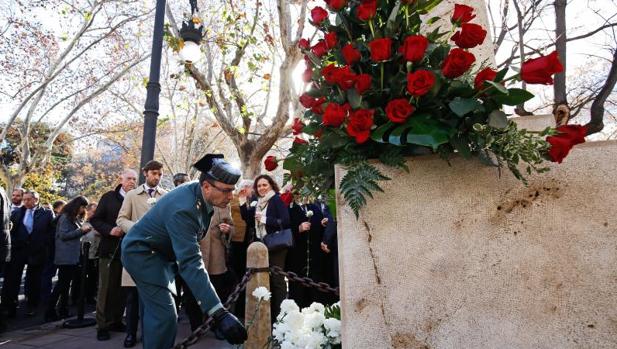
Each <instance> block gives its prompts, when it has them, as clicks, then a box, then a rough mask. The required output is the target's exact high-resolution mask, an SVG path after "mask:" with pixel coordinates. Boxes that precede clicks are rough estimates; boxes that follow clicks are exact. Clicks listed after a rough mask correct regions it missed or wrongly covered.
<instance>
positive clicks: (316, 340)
mask: <svg viewBox="0 0 617 349" xmlns="http://www.w3.org/2000/svg"><path fill="white" fill-rule="evenodd" d="M326 343H328V338H326V336H324V335H323V333H321V332H311V333H310V334H309V335H308V336H307V342H306V348H315V349H319V348H322V347H323V346H324V345H326Z"/></svg>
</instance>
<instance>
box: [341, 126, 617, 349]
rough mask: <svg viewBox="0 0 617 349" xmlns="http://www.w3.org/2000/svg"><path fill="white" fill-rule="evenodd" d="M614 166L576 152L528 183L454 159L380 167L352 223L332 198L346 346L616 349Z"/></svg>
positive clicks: (609, 152) (616, 150) (607, 149)
mask: <svg viewBox="0 0 617 349" xmlns="http://www.w3.org/2000/svg"><path fill="white" fill-rule="evenodd" d="M536 121H537V120H536ZM539 126H542V125H539ZM540 128H543V126H542V127H540ZM616 160H617V142H596V143H585V144H583V145H580V146H577V148H575V149H574V150H573V152H572V153H571V154H570V156H569V157H568V158H567V159H566V160H565V162H564V163H563V164H561V165H552V166H551V167H552V170H551V171H550V172H549V173H547V174H543V175H539V176H533V177H532V178H530V181H529V185H528V186H524V185H523V184H522V183H520V182H519V181H517V180H516V179H515V178H514V177H513V176H512V175H511V174H510V173H509V171H507V170H505V171H504V172H503V173H502V175H501V178H500V176H499V173H498V172H497V171H496V170H495V169H492V168H488V167H485V166H483V165H481V164H479V162H476V161H469V160H463V159H460V158H455V159H453V160H452V161H451V166H449V165H448V163H446V162H445V161H444V160H441V159H440V158H438V157H437V156H421V157H414V158H410V159H408V166H409V168H410V170H411V173H409V174H406V173H405V172H402V171H398V170H392V169H390V168H387V167H383V166H380V169H381V170H382V171H383V172H384V173H385V174H386V175H387V176H389V177H391V178H392V180H391V181H386V182H383V183H382V187H383V189H384V190H385V193H378V194H377V195H376V196H375V199H374V200H369V203H368V206H367V207H366V208H365V209H363V210H362V212H361V215H360V219H359V220H356V218H355V217H354V215H353V213H352V211H351V210H350V209H349V208H348V207H345V206H344V204H343V203H342V198H341V197H338V198H337V199H338V207H339V209H338V224H339V253H340V270H341V299H342V307H343V318H344V320H343V328H342V334H343V343H344V348H354V349H357V348H617V190H616V183H617V161H616ZM344 174H345V171H344V170H343V169H341V168H337V171H336V175H337V183H338V182H340V178H342V176H343V175H344Z"/></svg>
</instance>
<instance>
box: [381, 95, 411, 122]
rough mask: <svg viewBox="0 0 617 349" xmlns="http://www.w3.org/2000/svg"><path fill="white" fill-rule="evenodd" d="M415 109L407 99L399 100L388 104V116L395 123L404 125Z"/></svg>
mask: <svg viewBox="0 0 617 349" xmlns="http://www.w3.org/2000/svg"><path fill="white" fill-rule="evenodd" d="M414 110H415V109H414V107H413V106H412V105H411V104H409V102H408V101H407V100H406V99H405V98H397V99H393V100H391V101H390V102H388V105H387V106H386V115H387V116H388V119H390V121H392V122H394V123H398V124H400V123H403V122H405V121H406V120H407V118H408V117H409V115H411V113H413V112H414Z"/></svg>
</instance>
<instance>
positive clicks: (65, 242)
mask: <svg viewBox="0 0 617 349" xmlns="http://www.w3.org/2000/svg"><path fill="white" fill-rule="evenodd" d="M83 235H84V233H83V232H82V231H81V229H80V224H78V223H75V222H71V221H70V220H69V219H68V218H67V216H66V215H65V214H62V215H60V218H59V219H58V227H57V228H56V256H55V259H54V264H56V265H77V264H79V255H80V252H81V241H80V240H79V238H81V237H82V236H83Z"/></svg>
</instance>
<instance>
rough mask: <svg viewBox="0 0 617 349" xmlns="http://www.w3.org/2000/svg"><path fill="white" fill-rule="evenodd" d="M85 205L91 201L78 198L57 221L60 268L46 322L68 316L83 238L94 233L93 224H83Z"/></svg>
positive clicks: (64, 209)
mask: <svg viewBox="0 0 617 349" xmlns="http://www.w3.org/2000/svg"><path fill="white" fill-rule="evenodd" d="M86 206H88V200H87V199H86V198H85V197H83V196H78V197H76V198H74V199H73V200H71V201H69V203H67V204H66V205H65V206H64V207H63V208H62V211H61V214H60V218H58V225H57V227H56V254H55V258H54V263H55V264H56V265H57V266H58V282H57V283H56V285H55V287H54V290H53V291H52V293H51V297H50V298H49V304H48V306H47V312H46V313H45V321H55V320H57V319H58V313H59V314H60V316H61V317H67V316H68V308H67V300H68V293H69V286H70V284H71V280H73V278H74V276H75V273H76V272H77V269H78V266H79V257H80V254H81V242H80V238H81V237H82V236H83V235H84V234H86V233H88V232H89V231H90V230H92V226H91V225H90V224H87V223H86V224H84V223H83V219H84V216H85V213H86ZM60 295H62V298H61V299H62V301H61V302H60V305H59V312H58V313H56V303H58V299H59V298H60Z"/></svg>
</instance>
